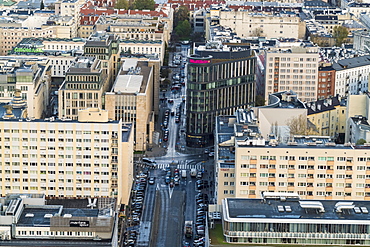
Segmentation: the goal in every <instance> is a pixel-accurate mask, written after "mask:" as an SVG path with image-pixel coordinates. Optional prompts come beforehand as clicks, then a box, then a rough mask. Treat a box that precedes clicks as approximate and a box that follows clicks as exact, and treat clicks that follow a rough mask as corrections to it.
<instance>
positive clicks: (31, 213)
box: [17, 206, 61, 226]
mask: <svg viewBox="0 0 370 247" xmlns="http://www.w3.org/2000/svg"><path fill="white" fill-rule="evenodd" d="M60 208H61V206H46V207H43V206H40V207H29V208H28V207H26V208H24V210H23V212H22V214H21V216H20V218H19V221H18V224H17V226H50V218H49V217H45V215H46V214H48V215H55V214H57V213H58V212H59V210H60Z"/></svg>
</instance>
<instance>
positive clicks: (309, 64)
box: [265, 43, 319, 102]
mask: <svg viewBox="0 0 370 247" xmlns="http://www.w3.org/2000/svg"><path fill="white" fill-rule="evenodd" d="M265 54H266V59H265V63H266V66H265V68H266V69H265V71H266V76H265V78H266V85H265V99H266V101H267V100H268V95H269V94H271V93H275V92H280V91H287V90H293V91H294V92H296V93H297V95H298V97H299V99H301V100H302V101H306V102H309V101H315V100H316V99H317V81H318V62H319V53H318V50H317V47H313V46H307V47H298V46H296V43H295V44H292V46H290V47H289V48H286V47H284V46H281V47H280V48H279V49H278V48H276V49H274V50H269V51H266V53H265Z"/></svg>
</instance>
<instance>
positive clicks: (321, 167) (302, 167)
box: [0, 156, 370, 171]
mask: <svg viewBox="0 0 370 247" xmlns="http://www.w3.org/2000/svg"><path fill="white" fill-rule="evenodd" d="M0 157H1V156H0ZM257 167H259V169H276V168H279V169H296V168H297V169H299V170H307V169H308V170H313V169H318V170H333V169H334V167H335V168H336V170H347V171H352V170H354V169H353V166H348V165H347V166H343V165H338V166H331V165H330V166H329V165H316V166H315V165H272V164H260V165H259V166H258V165H256V164H241V165H240V168H251V169H253V168H257ZM356 170H357V171H365V170H366V171H370V166H356Z"/></svg>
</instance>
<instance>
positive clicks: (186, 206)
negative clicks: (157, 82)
mask: <svg viewBox="0 0 370 247" xmlns="http://www.w3.org/2000/svg"><path fill="white" fill-rule="evenodd" d="M189 48H190V47H189V46H188V45H187V46H184V45H182V46H181V47H178V50H177V53H176V54H178V53H179V52H181V54H182V56H181V65H180V66H179V67H177V68H171V70H172V73H171V74H170V78H172V77H173V75H176V74H180V73H181V71H185V73H186V66H185V68H183V69H182V68H181V67H182V66H183V64H184V61H186V56H187V54H189ZM173 57H174V55H173V54H172V53H170V63H172V58H173ZM181 81H182V82H183V85H184V86H182V87H181V89H180V90H169V89H167V91H166V92H161V96H162V97H164V98H165V99H166V100H165V101H162V102H161V107H160V114H159V124H158V126H159V129H158V130H157V131H158V132H159V133H160V145H161V147H162V148H164V149H165V152H164V155H160V156H158V155H156V156H155V157H154V155H153V157H152V156H150V155H148V152H147V155H146V157H147V158H150V159H153V160H155V161H156V164H157V165H156V168H155V169H151V170H149V175H148V178H149V177H153V178H155V180H154V181H155V182H154V184H150V185H148V186H147V188H146V192H145V200H144V205H143V214H142V216H141V221H140V225H139V226H138V229H137V230H138V232H139V233H140V234H139V236H138V240H137V244H136V246H158V247H167V246H168V247H173V246H182V244H183V242H185V241H186V242H190V244H191V246H193V245H192V243H191V241H192V239H189V238H187V239H186V238H185V235H184V222H185V221H194V222H195V218H196V210H197V205H196V200H195V195H196V194H197V193H200V192H201V191H199V190H197V186H196V181H197V179H196V178H195V176H194V177H193V176H190V171H191V170H192V169H196V171H199V172H203V174H204V175H203V176H204V178H205V179H207V180H208V179H209V178H210V175H209V174H210V171H211V170H212V169H213V168H212V167H213V159H210V158H209V157H208V155H207V154H204V150H203V149H197V150H189V149H188V148H187V147H185V124H186V121H185V120H186V117H185V103H184V100H183V99H185V98H186V97H185V93H186V76H184V78H182V79H181ZM169 88H171V86H169ZM162 90H163V89H162ZM163 91H164V90H163ZM183 170H184V171H183ZM175 171H177V172H180V174H181V175H177V177H178V178H179V179H180V180H179V183H178V184H173V182H172V180H173V178H174V172H175ZM182 172H186V177H183V175H182ZM169 174H171V182H170V181H166V180H167V176H168V175H169ZM184 175H185V174H184ZM207 183H208V181H207ZM209 192H210V191H209V189H208V188H207V190H203V193H209ZM209 196H210V197H211V193H209ZM195 234H196V232H195V230H194V235H195Z"/></svg>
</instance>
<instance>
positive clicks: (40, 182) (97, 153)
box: [0, 107, 133, 204]
mask: <svg viewBox="0 0 370 247" xmlns="http://www.w3.org/2000/svg"><path fill="white" fill-rule="evenodd" d="M1 109H4V108H3V107H0V110H1ZM2 115H3V114H2ZM14 115H15V116H14V117H11V118H9V119H7V120H0V138H1V142H0V148H1V150H2V151H1V153H2V155H1V157H0V162H1V166H0V167H1V168H0V169H1V175H0V178H1V180H0V191H1V195H2V196H4V195H6V194H7V193H9V192H10V191H11V192H13V193H45V195H46V196H48V197H116V198H117V199H118V201H119V202H120V203H125V204H127V203H128V201H129V197H130V191H131V186H132V179H133V170H132V169H133V163H132V162H133V161H132V159H133V135H132V132H131V125H130V124H129V125H127V124H123V123H122V121H110V120H109V119H108V112H107V111H104V110H99V109H97V108H94V109H87V110H83V111H79V114H78V120H77V121H68V120H58V119H54V118H50V119H44V120H39V119H36V120H32V119H29V118H27V119H22V118H17V116H16V111H14Z"/></svg>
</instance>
